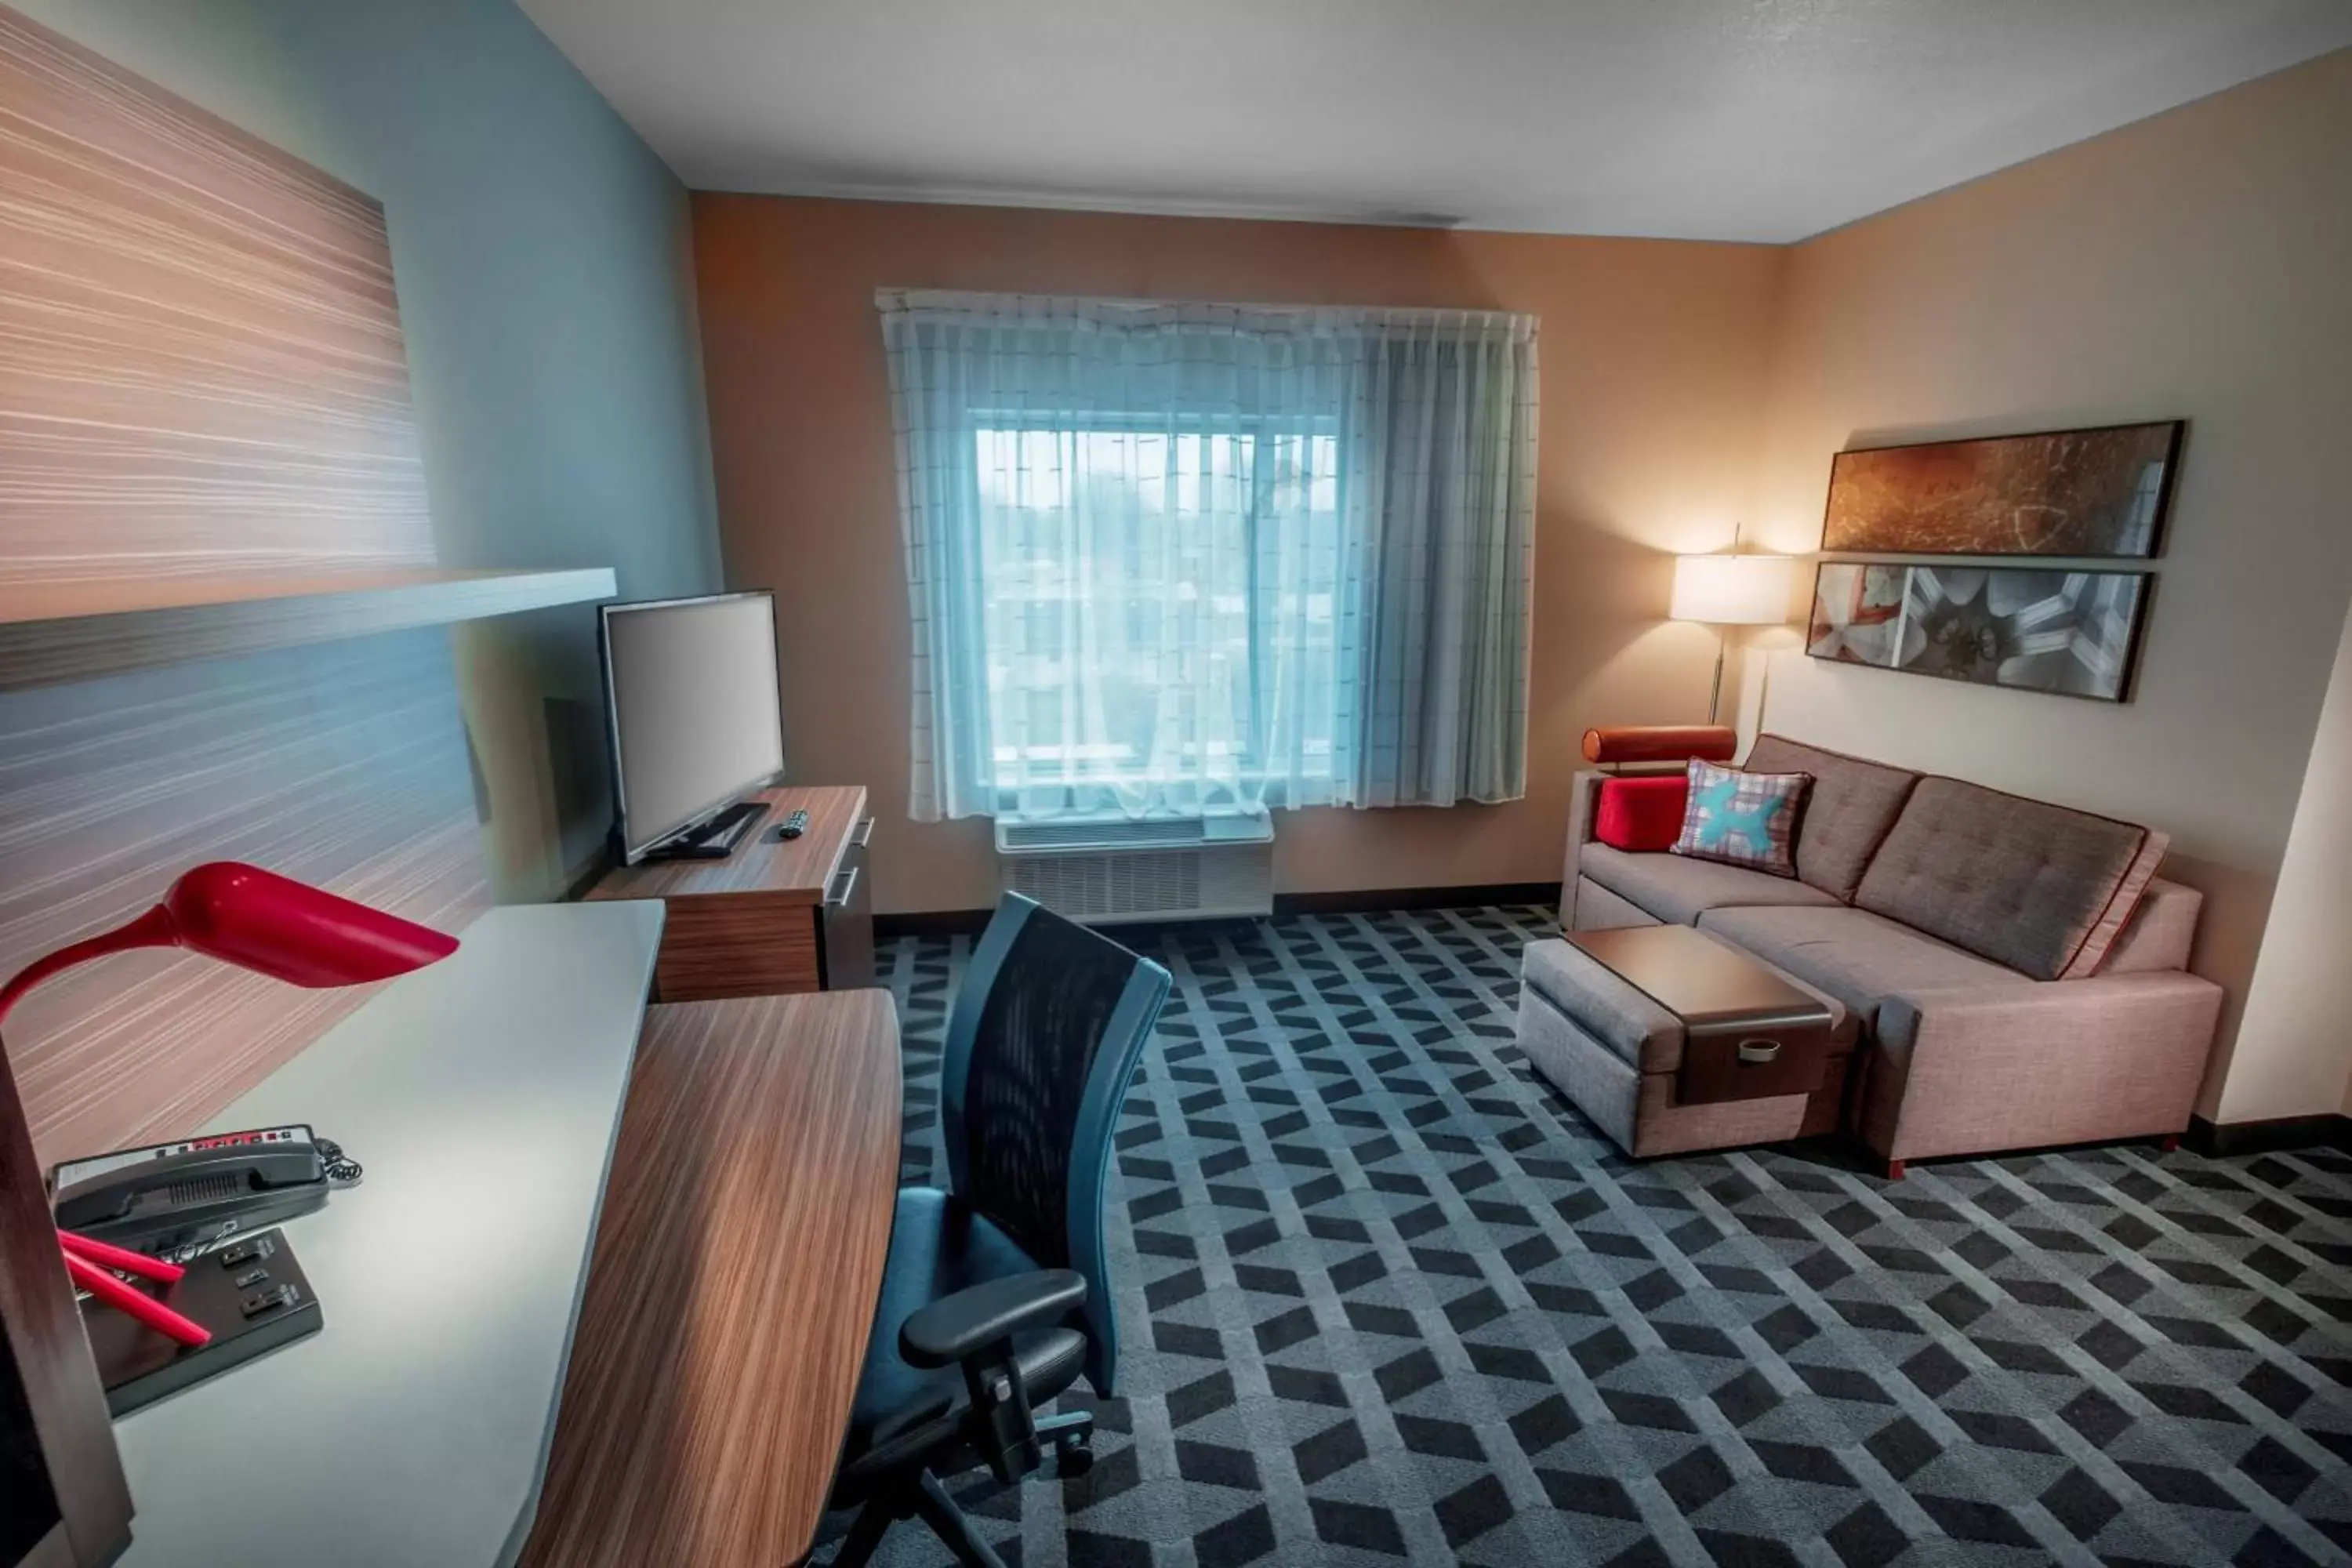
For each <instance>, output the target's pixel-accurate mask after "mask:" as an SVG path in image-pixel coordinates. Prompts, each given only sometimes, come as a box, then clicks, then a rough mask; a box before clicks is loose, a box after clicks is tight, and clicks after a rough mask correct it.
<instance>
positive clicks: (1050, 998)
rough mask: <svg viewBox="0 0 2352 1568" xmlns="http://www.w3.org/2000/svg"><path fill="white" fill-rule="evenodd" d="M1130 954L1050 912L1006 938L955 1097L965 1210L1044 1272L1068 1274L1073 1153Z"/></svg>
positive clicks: (1129, 969) (1130, 970) (1037, 913)
mask: <svg viewBox="0 0 2352 1568" xmlns="http://www.w3.org/2000/svg"><path fill="white" fill-rule="evenodd" d="M1135 970H1136V959H1135V955H1134V954H1132V953H1130V952H1128V951H1127V950H1126V949H1125V948H1123V947H1120V946H1119V945H1118V943H1116V942H1109V941H1107V940H1106V939H1104V938H1102V937H1098V936H1097V935H1095V934H1094V933H1093V932H1092V931H1087V930H1086V929H1085V928H1084V927H1083V926H1077V925H1073V924H1071V923H1070V922H1069V921H1066V920H1064V919H1062V918H1061V917H1060V916H1058V915H1056V914H1054V913H1053V912H1052V911H1050V910H1034V911H1032V912H1031V914H1030V916H1029V919H1028V920H1027V921H1025V922H1024V924H1023V926H1022V928H1021V931H1020V933H1019V934H1018V935H1017V936H1016V937H1014V939H1013V946H1012V949H1011V951H1010V952H1007V953H1006V954H1005V958H1004V965H1003V969H1001V970H1000V971H999V972H998V973H997V976H996V984H994V985H993V986H992V987H991V988H990V990H989V993H988V1001H987V1004H986V1005H985V1006H983V1007H982V1010H981V1016H980V1026H979V1029H978V1032H977V1033H976V1034H975V1035H974V1036H973V1038H972V1042H971V1067H970V1068H969V1074H970V1076H969V1077H968V1078H967V1079H966V1080H965V1087H964V1144H965V1149H966V1156H965V1158H966V1162H967V1163H966V1172H965V1174H966V1183H965V1186H964V1190H963V1193H962V1195H963V1198H964V1201H965V1202H967V1203H969V1204H971V1205H972V1206H973V1207H974V1208H977V1209H978V1210H980V1212H981V1213H982V1214H984V1215H987V1216H988V1217H989V1218H991V1219H992V1220H994V1221H995V1222H996V1223H997V1224H998V1225H1000V1226H1003V1227H1004V1229H1005V1230H1006V1231H1008V1232H1009V1233H1011V1235H1012V1237H1013V1239H1014V1240H1015V1241H1018V1242H1019V1243H1020V1244H1021V1246H1022V1248H1023V1250H1024V1251H1026V1252H1027V1253H1028V1254H1029V1256H1030V1257H1032V1258H1035V1259H1036V1260H1037V1261H1038V1263H1039V1264H1041V1265H1042V1266H1044V1267H1045V1268H1067V1267H1069V1263H1070V1235H1069V1211H1068V1206H1067V1205H1068V1198H1069V1173H1070V1163H1071V1153H1070V1148H1071V1143H1072V1142H1073V1140H1074V1138H1075V1136H1076V1129H1077V1121H1078V1109H1079V1106H1080V1105H1081V1104H1082V1103H1083V1102H1084V1100H1085V1098H1086V1092H1087V1076H1088V1075H1089V1074H1090V1073H1091V1072H1092V1071H1093V1070H1094V1065H1095V1057H1096V1055H1097V1052H1098V1051H1099V1049H1100V1047H1101V1046H1102V1040H1103V1034H1104V1031H1105V1030H1106V1029H1108V1027H1109V1026H1110V1020H1111V1014H1112V1013H1113V1011H1115V1010H1116V1009H1117V1008H1118V1000H1119V996H1120V994H1122V993H1123V992H1124V991H1125V990H1126V988H1127V983H1128V980H1129V977H1131V976H1132V975H1133V974H1134V973H1135Z"/></svg>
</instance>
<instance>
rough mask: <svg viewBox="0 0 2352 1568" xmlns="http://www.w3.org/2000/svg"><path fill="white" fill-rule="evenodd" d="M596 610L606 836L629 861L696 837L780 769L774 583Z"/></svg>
mask: <svg viewBox="0 0 2352 1568" xmlns="http://www.w3.org/2000/svg"><path fill="white" fill-rule="evenodd" d="M601 619H602V628H601V629H602V632H603V636H602V637H601V639H600V640H601V642H602V645H603V648H604V710H605V712H606V714H607V715H608V716H609V718H608V722H609V725H610V733H611V739H612V748H613V807H614V848H615V850H616V852H617V853H618V854H619V856H620V858H621V859H622V861H623V863H624V864H627V865H635V863H636V862H638V861H639V860H642V859H645V858H646V857H647V856H648V855H654V854H660V853H664V852H669V851H674V850H676V849H677V848H678V847H687V846H692V845H694V844H696V843H697V842H698V838H697V836H698V835H701V834H704V833H705V832H706V830H708V829H709V827H710V826H712V825H713V824H715V823H717V822H719V819H720V818H721V816H723V815H724V814H726V813H728V812H729V810H730V808H731V807H733V806H735V805H737V803H739V802H740V801H741V800H742V798H743V797H744V796H745V795H749V794H751V792H752V791H754V790H757V789H761V788H764V787H766V786H767V785H769V784H773V783H775V782H776V781H777V780H778V779H780V778H782V776H783V772H784V735H783V720H782V714H781V708H780V703H779V700H778V696H777V691H776V604H775V595H772V594H770V593H768V592H766V591H764V590H761V591H760V592H757V593H749V594H714V595H709V596H708V597H705V598H698V599H653V600H646V601H645V602H643V603H639V604H633V605H604V606H603V609H602V616H601ZM719 852H720V853H724V850H723V849H721V850H720V851H719Z"/></svg>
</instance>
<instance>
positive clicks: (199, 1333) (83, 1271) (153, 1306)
mask: <svg viewBox="0 0 2352 1568" xmlns="http://www.w3.org/2000/svg"><path fill="white" fill-rule="evenodd" d="M65 1258H66V1272H67V1273H68V1274H70V1275H72V1276H73V1281H74V1283H75V1284H77V1285H79V1286H80V1287H81V1288H82V1289H85V1290H87V1291H89V1293H90V1294H91V1295H93V1296H95V1297H97V1298H98V1299H99V1300H101V1301H103V1302H105V1303H106V1304H107V1305H108V1306H110V1307H112V1308H114V1309H115V1310H118V1311H121V1312H127V1313H129V1314H130V1315H131V1316H132V1317H134V1318H136V1319H138V1320H139V1321H141V1322H142V1323H144V1324H146V1325H147V1326H148V1327H149V1328H151V1329H153V1330H155V1331H157V1332H159V1333H164V1334H169V1335H170V1336H171V1337H172V1338H173V1339H175V1340H177V1341H179V1342H181V1343H182V1344H184V1345H202V1344H210V1343H211V1342H212V1337H213V1335H212V1331H211V1330H210V1329H207V1328H205V1326H204V1325H203V1324H202V1323H199V1322H197V1321H194V1319H192V1318H184V1317H182V1316H181V1315H180V1314H179V1313H177V1312H175V1311H173V1310H172V1309H171V1308H169V1307H166V1306H165V1305H163V1302H161V1301H158V1300H155V1299H154V1298H153V1297H152V1296H149V1295H146V1294H143V1293H142V1292H141V1291H138V1290H134V1289H131V1287H130V1286H128V1285H125V1284H124V1283H123V1282H122V1281H121V1280H120V1279H116V1278H115V1277H114V1276H113V1275H111V1274H109V1273H108V1272H107V1271H106V1270H105V1269H103V1268H100V1267H99V1266H98V1265H97V1264H95V1263H91V1262H89V1261H88V1260H87V1259H85V1258H82V1257H80V1256H79V1254H76V1253H72V1252H68V1253H67V1254H66V1255H65Z"/></svg>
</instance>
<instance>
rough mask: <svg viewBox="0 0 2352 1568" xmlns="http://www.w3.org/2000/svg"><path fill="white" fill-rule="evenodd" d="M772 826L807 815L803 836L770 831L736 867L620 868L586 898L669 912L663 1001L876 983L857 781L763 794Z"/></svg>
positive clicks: (736, 859) (659, 993)
mask: <svg viewBox="0 0 2352 1568" xmlns="http://www.w3.org/2000/svg"><path fill="white" fill-rule="evenodd" d="M757 798H758V799H759V800H760V801H761V803H763V804H764V805H766V806H767V807H768V812H769V817H770V820H775V819H777V818H780V817H783V816H789V815H790V814H791V813H793V812H795V811H805V812H807V813H808V831H807V832H805V833H803V834H802V835H801V836H800V837H798V838H783V839H780V838H778V837H776V836H775V835H774V834H772V833H761V834H758V835H756V836H754V837H751V839H749V840H747V841H746V842H745V843H744V844H743V845H742V847H740V848H739V849H737V850H736V851H735V853H734V855H733V856H732V857H731V858H728V859H725V860H672V861H668V862H667V863H650V864H643V865H636V866H615V867H614V868H612V869H611V870H610V871H607V872H606V873H605V874H604V877H603V878H602V879H599V880H598V881H597V883H596V885H595V886H594V887H593V888H591V889H588V891H587V893H586V894H585V895H584V896H585V897H587V898H590V899H659V900H661V901H662V902H663V903H664V904H665V905H667V907H668V910H669V921H668V923H667V925H665V926H664V927H663V928H662V937H661V955H660V957H659V959H658V960H657V961H656V963H655V966H654V994H655V996H654V999H655V1000H656V1001H659V1002H704V1001H709V1000H711V999H713V998H716V997H724V996H782V995H789V994H792V993H793V992H796V991H848V990H854V989H856V987H858V986H861V985H871V984H874V913H873V910H874V902H873V889H874V879H873V877H872V875H871V874H870V872H869V868H867V866H866V854H867V850H868V845H869V841H870V840H871V838H872V837H873V833H874V819H873V818H872V817H871V816H867V815H866V792H865V791H864V790H863V789H861V788H859V787H858V786H857V785H856V784H837V785H830V786H824V787H819V788H814V789H812V788H809V787H807V786H805V785H803V786H800V787H797V788H793V789H772V790H762V791H761V793H760V795H758V797H757Z"/></svg>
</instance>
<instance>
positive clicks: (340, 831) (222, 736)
mask: <svg viewBox="0 0 2352 1568" xmlns="http://www.w3.org/2000/svg"><path fill="white" fill-rule="evenodd" d="M452 679H453V677H452V671H451V668H450V656H449V651H448V647H447V643H446V638H445V637H443V635H442V634H440V633H438V632H435V631H422V632H413V633H403V634H397V635H393V636H386V637H369V638H364V639H362V640H360V641H357V642H348V643H337V644H331V645H328V646H325V647H314V648H306V649H299V650H293V651H288V652H276V653H268V654H259V655H256V656H254V657H252V658H244V659H229V660H221V661H217V662H210V663H204V664H193V665H183V666H179V667H176V668H169V669H163V670H148V671H142V672H140V673H138V674H135V675H127V676H121V677H117V678H115V679H110V680H103V681H93V682H89V683H85V684H82V685H77V686H64V687H48V688H44V689H37V690H32V691H18V692H10V693H5V694H0V973H14V972H15V970H16V967H17V966H19V965H20V964H22V963H26V962H27V961H28V960H30V959H32V958H34V957H36V956H37V955H38V954H39V953H41V952H46V951H47V950H48V949H49V948H51V947H54V946H56V945H58V943H60V942H69V941H74V940H77V939H79V938H80V937H84V936H88V935H90V934H92V933H93V932H95V931H100V930H103V929H105V928H106V927H107V926H109V925H111V924H113V923H114V922H116V921H119V920H121V919H122V918H123V917H124V916H126V915H128V914H131V913H134V912H136V911H137V910H141V909H144V908H145V907H146V906H147V905H148V904H150V903H152V902H153V901H154V900H156V899H157V898H158V897H159V896H160V895H161V894H162V893H163V890H164V889H166V888H168V887H169V886H170V885H171V882H172V879H173V877H175V876H176V875H178V873H179V872H180V871H182V870H184V868H187V867H188V866H190V865H192V864H194V863H195V862H197V861H200V860H209V859H237V860H250V861H253V862H255V863H257V864H259V865H263V866H267V867H268V868H270V869H272V870H275V871H281V872H284V873H285V874H286V875H288V876H289V877H296V878H299V879H302V880H304V881H309V882H316V883H320V884H323V885H325V886H328V887H331V888H333V889H336V890H337V891H339V892H341V893H344V894H347V895H349V896H351V897H352V898H356V899H361V900H365V901H367V902H369V903H373V904H378V905H381V906H383V907H384V908H387V909H392V910H398V911H399V912H400V913H402V914H404V915H406V916H408V917H409V918H411V919H414V920H420V921H425V922H426V923H428V924H431V925H436V926H439V927H441V928H442V929H444V930H449V931H457V930H460V929H461V928H462V927H463V926H464V925H465V923H466V922H467V921H470V920H471V919H472V917H473V916H474V915H475V914H476V913H478V911H479V910H481V909H482V908H483V907H484V906H485V904H486V902H487V897H488V895H487V891H486V884H485V881H484V875H483V869H482V857H481V847H480V842H479V837H480V833H479V827H478V823H477V821H476V816H475V805H474V792H473V789H472V785H471V772H470V769H469V767H468V765H467V754H466V739H465V734H464V731H463V728H462V726H461V724H460V723H459V721H458V717H457V709H456V707H455V705H454V703H453V702H452V701H451V699H450V689H451V681H452ZM366 994H367V993H366V991H364V990H352V991H301V990H297V989H295V988H293V987H290V986H287V985H283V984H278V983H277V982H275V981H270V980H264V979H261V978H259V977H257V976H254V975H249V974H246V973H242V972H239V971H236V970H232V969H229V968H226V967H225V966H223V965H221V964H218V963H212V962H210V961H208V960H205V959H201V958H194V957H190V956H187V955H184V954H175V953H162V952H157V953H136V954H128V955H124V956H122V957H118V958H111V959H107V960H103V961H101V962H100V963H93V964H91V965H89V967H87V968H85V969H82V970H78V971H75V972H72V973H68V975H66V976H64V977H62V978H60V979H58V980H56V981H53V982H51V983H50V984H48V985H47V986H44V987H43V988H42V989H40V990H39V991H37V992H35V993H34V994H32V996H31V997H29V998H28V999H27V1000H26V1002H25V1003H24V1004H23V1005H21V1006H20V1007H18V1009H17V1010H16V1013H15V1015H13V1016H12V1017H11V1018H10V1020H9V1024H8V1056H9V1060H10V1062H11V1064H12V1065H13V1066H14V1068H15V1069H16V1081H17V1085H18V1088H19V1089H21V1090H22V1092H23V1095H24V1099H25V1104H26V1116H27V1119H28V1120H29V1121H31V1123H32V1127H33V1137H34V1142H35V1144H36V1146H37V1148H38V1149H39V1151H40V1153H41V1157H42V1159H43V1160H44V1161H45V1162H54V1161H56V1160H57V1159H58V1158H60V1157H63V1156H67V1155H73V1154H81V1153H88V1152H94V1151H98V1150H102V1149H107V1148H111V1147H115V1146H117V1145H120V1144H124V1143H133V1142H144V1141H147V1140H149V1139H150V1138H152V1137H164V1136H169V1135H173V1134H176V1133H180V1132H184V1131H189V1130H190V1129H191V1128H193V1127H194V1126H196V1125H198V1124H200V1123H201V1122H202V1121H204V1119H205V1117H207V1116H209V1115H211V1114H212V1113H213V1112H214V1111H215V1110H218V1109H219V1108H220V1107H221V1106H223V1105H225V1104H226V1103H227V1102H228V1101H229V1100H233V1099H234V1098H236V1095H238V1094H240V1093H242V1092H243V1091H244V1090H245V1089H248V1088H250V1087H251V1086H252V1085H253V1084H255V1083H256V1082H258V1081H259V1080H260V1079H261V1078H262V1077H264V1076H265V1075H266V1074H267V1073H268V1071H269V1069H270V1068H274V1067H276V1066H278V1064H279V1063H281V1062H283V1061H284V1060H286V1059H287V1058H289V1057H290V1056H292V1055H293V1054H294V1053H295V1052H296V1051H298V1050H299V1049H300V1048H301V1047H303V1046H305V1045H307V1044H309V1043H310V1040H312V1039H313V1038H315V1037H317V1036H318V1034H319V1033H320V1031H321V1030H322V1029H324V1028H325V1027H326V1026H327V1025H328V1024H330V1023H331V1022H332V1021H333V1020H334V1019H335V1018H337V1017H340V1016H342V1015H343V1014H344V1013H346V1012H348V1011H349V1010H350V1009H351V1008H352V1007H354V1006H356V1005H358V1004H359V1003H360V1002H361V1001H362V1000H364V999H365V996H366ZM326 1131H329V1133H330V1135H331V1133H332V1130H331V1129H328V1130H326ZM355 1152H357V1151H355ZM361 1158H362V1159H364V1158H365V1155H364V1154H363V1153H362V1154H361Z"/></svg>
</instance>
